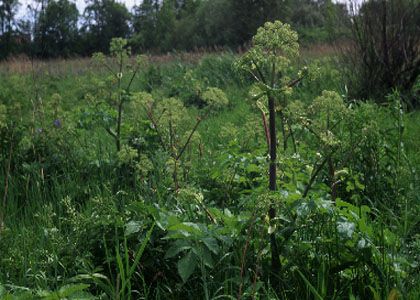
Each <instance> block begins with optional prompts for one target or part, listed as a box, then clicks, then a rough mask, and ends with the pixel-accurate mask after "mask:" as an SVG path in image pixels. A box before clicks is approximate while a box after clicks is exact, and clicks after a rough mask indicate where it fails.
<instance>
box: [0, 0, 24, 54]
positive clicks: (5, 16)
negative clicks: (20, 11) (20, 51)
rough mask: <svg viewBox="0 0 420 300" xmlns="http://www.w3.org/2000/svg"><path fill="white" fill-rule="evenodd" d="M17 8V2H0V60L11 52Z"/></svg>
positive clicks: (13, 0)
mask: <svg viewBox="0 0 420 300" xmlns="http://www.w3.org/2000/svg"><path fill="white" fill-rule="evenodd" d="M18 6H19V2H18V0H0V45H1V47H0V58H2V57H7V56H8V55H10V54H11V52H12V51H13V45H12V44H13V42H12V35H13V26H14V22H15V15H16V11H17V8H18Z"/></svg>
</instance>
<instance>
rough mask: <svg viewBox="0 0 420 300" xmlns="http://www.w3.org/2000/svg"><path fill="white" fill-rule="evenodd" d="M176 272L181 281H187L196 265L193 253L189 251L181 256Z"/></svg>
mask: <svg viewBox="0 0 420 300" xmlns="http://www.w3.org/2000/svg"><path fill="white" fill-rule="evenodd" d="M177 266H178V273H179V276H181V278H182V281H183V282H184V283H185V282H187V280H188V278H190V276H191V275H192V273H194V270H195V268H196V266H197V260H196V258H195V256H194V254H193V253H192V252H191V251H189V252H188V253H187V254H186V255H185V256H184V257H183V258H181V259H180V260H179V261H178V265H177Z"/></svg>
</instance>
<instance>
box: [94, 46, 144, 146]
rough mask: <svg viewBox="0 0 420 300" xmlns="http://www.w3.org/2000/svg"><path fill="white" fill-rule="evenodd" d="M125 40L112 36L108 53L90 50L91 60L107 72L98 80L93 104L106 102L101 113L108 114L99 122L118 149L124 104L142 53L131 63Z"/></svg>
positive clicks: (128, 95)
mask: <svg viewBox="0 0 420 300" xmlns="http://www.w3.org/2000/svg"><path fill="white" fill-rule="evenodd" d="M127 43H128V42H127V40H126V39H123V38H114V39H112V41H111V44H110V56H109V57H107V56H105V55H104V54H103V53H96V54H94V58H95V60H96V61H97V62H98V63H99V64H100V65H101V66H103V67H104V68H105V69H106V70H107V71H108V73H109V77H108V78H107V80H106V82H100V83H99V87H100V88H101V89H102V91H101V92H102V93H98V94H99V96H96V99H95V100H96V103H97V104H105V105H106V108H105V114H107V115H109V117H108V118H107V119H108V120H107V122H103V126H104V128H105V130H106V132H107V133H108V134H109V135H110V136H111V137H112V138H113V139H114V141H115V147H116V150H117V151H120V150H121V143H122V141H121V139H122V133H121V130H122V124H123V118H124V116H123V114H124V106H125V104H126V103H127V102H128V100H129V99H130V94H131V86H132V84H133V81H134V78H135V77H136V75H137V73H138V72H139V70H140V67H141V66H142V65H143V62H144V59H143V57H142V56H138V57H137V59H136V62H135V63H134V64H133V63H132V61H131V59H130V58H131V49H130V48H129V47H128V46H127ZM102 97H103V98H105V99H103V98H102ZM98 106H99V105H98ZM109 119H111V122H109Z"/></svg>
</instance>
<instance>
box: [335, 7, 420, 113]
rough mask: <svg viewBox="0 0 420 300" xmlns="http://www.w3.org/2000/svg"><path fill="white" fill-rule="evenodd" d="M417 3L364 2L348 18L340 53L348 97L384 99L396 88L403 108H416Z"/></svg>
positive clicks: (419, 60) (419, 69)
mask: <svg viewBox="0 0 420 300" xmlns="http://www.w3.org/2000/svg"><path fill="white" fill-rule="evenodd" d="M419 12H420V2H419V1H418V0H392V1H378V0H376V1H368V2H366V3H365V5H363V6H362V7H360V10H359V11H358V12H357V13H356V12H354V16H353V17H352V23H351V26H350V28H351V31H352V33H351V39H350V40H351V44H350V45H348V46H349V48H348V49H347V50H346V51H344V53H343V54H344V57H343V59H344V62H345V66H346V73H347V81H348V83H349V90H350V91H351V96H352V97H356V98H363V99H367V98H371V99H379V101H381V100H380V99H384V97H385V95H387V94H389V93H391V92H392V90H393V89H398V90H400V91H402V92H403V99H404V105H405V106H406V107H407V108H408V109H415V108H417V107H418V106H419V105H420V102H419V101H420V100H419V99H420V97H419V96H420V95H419V85H420V47H419V45H420V28H419V24H420V13H419Z"/></svg>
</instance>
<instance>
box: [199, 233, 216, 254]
mask: <svg viewBox="0 0 420 300" xmlns="http://www.w3.org/2000/svg"><path fill="white" fill-rule="evenodd" d="M203 242H204V244H205V245H206V246H207V248H208V249H209V250H210V251H211V252H213V253H214V254H219V244H218V243H217V240H216V239H215V238H212V237H207V238H204V239H203Z"/></svg>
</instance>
